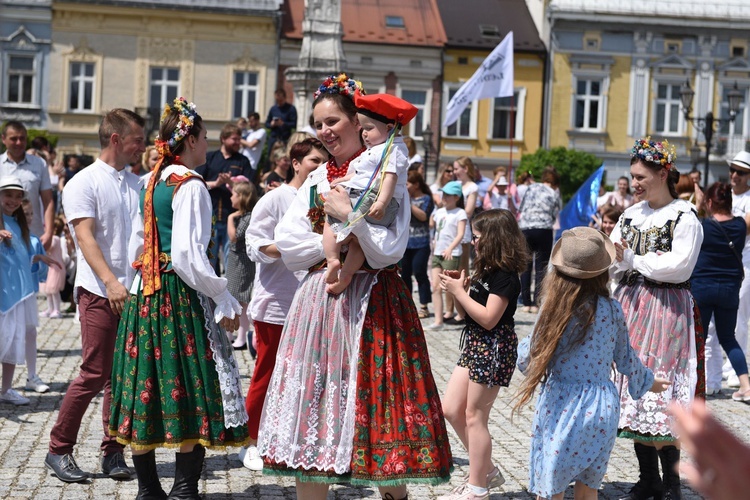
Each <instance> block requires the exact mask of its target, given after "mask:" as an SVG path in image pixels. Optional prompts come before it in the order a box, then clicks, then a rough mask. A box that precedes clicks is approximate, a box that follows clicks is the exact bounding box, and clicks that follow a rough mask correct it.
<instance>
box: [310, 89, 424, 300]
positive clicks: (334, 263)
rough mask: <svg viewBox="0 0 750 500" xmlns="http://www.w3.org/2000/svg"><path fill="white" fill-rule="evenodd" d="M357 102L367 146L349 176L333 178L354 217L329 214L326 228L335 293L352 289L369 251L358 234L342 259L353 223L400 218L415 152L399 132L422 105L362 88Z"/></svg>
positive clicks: (330, 277)
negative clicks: (411, 152)
mask: <svg viewBox="0 0 750 500" xmlns="http://www.w3.org/2000/svg"><path fill="white" fill-rule="evenodd" d="M354 104H355V105H356V106H357V111H358V113H357V118H358V120H359V124H360V125H361V127H362V140H363V141H364V143H365V146H367V151H365V152H364V153H363V154H361V155H360V156H359V157H357V158H356V159H355V160H353V161H352V162H351V164H350V165H349V170H348V171H347V173H346V175H345V176H344V177H342V178H340V179H338V180H336V181H334V183H332V185H341V186H344V187H345V188H346V189H347V191H348V192H349V197H350V199H351V200H352V207H353V210H352V212H351V213H350V214H349V220H348V221H344V222H342V221H338V220H336V219H334V218H332V217H329V218H328V220H327V221H326V224H325V226H324V228H323V250H324V252H325V255H326V261H327V266H328V268H327V271H326V276H325V280H326V283H328V286H327V287H326V290H327V291H328V293H333V294H339V293H341V292H342V291H344V289H346V287H347V286H348V285H349V283H350V282H351V280H352V277H353V276H354V273H355V272H356V271H357V270H358V269H359V268H360V267H361V266H362V264H363V263H364V261H365V254H364V253H363V252H362V249H361V248H360V246H359V244H358V243H357V240H356V238H354V237H352V238H350V239H349V241H348V244H349V251H348V252H347V255H346V261H345V262H344V264H343V266H342V264H341V261H340V260H339V255H340V252H341V245H342V243H343V242H344V240H345V239H346V238H347V236H348V235H349V233H350V232H351V227H352V226H353V225H354V224H357V223H359V222H361V220H362V219H364V220H366V221H367V222H369V223H370V224H376V225H379V226H386V227H387V226H390V225H391V224H392V223H393V222H394V221H395V220H396V215H397V214H398V211H399V204H398V202H397V201H396V199H394V194H396V192H397V190H399V193H402V192H403V190H406V172H407V169H408V166H409V161H408V158H409V152H408V150H407V148H406V145H405V144H404V140H403V138H402V137H401V135H400V134H399V132H400V130H401V128H402V127H403V126H404V125H406V124H407V123H409V121H410V120H411V119H412V118H414V117H415V116H416V115H417V111H418V110H417V108H416V107H414V106H413V105H412V104H410V103H409V102H407V101H404V100H403V99H399V98H398V97H395V96H392V95H389V94H372V95H360V94H356V95H355V96H354ZM373 174H374V175H373ZM395 198H398V197H395Z"/></svg>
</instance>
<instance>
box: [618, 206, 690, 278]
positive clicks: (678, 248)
mask: <svg viewBox="0 0 750 500" xmlns="http://www.w3.org/2000/svg"><path fill="white" fill-rule="evenodd" d="M680 213H682V217H680V220H679V222H678V223H677V225H676V226H675V228H674V236H673V239H672V250H671V251H669V252H661V251H657V252H648V253H646V254H645V255H636V254H635V253H634V252H633V250H632V249H630V248H628V249H627V250H625V252H624V254H623V259H622V261H621V262H617V261H615V263H614V264H613V265H612V268H611V269H610V274H611V275H614V277H616V278H618V279H619V278H620V276H621V275H622V274H623V273H624V272H625V271H629V270H631V269H632V270H635V271H638V272H639V273H641V274H642V275H643V276H644V277H646V278H648V279H650V280H654V281H660V282H663V283H682V282H685V281H687V280H689V279H690V275H691V274H692V273H693V268H694V267H695V264H696V262H697V261H698V255H699V254H700V249H701V243H703V226H701V223H700V221H699V220H698V217H697V216H696V215H695V212H694V211H693V205H692V204H690V203H689V202H687V201H685V200H679V199H678V200H674V201H672V202H671V203H670V204H668V205H666V206H664V207H662V208H659V209H656V210H654V209H653V208H651V207H650V206H649V204H648V202H645V201H642V202H640V203H637V204H635V205H633V206H631V207H630V208H628V209H627V210H625V213H624V214H623V215H622V217H620V220H619V221H618V222H617V224H616V225H615V228H614V230H613V231H612V234H611V235H610V239H611V240H612V241H613V242H615V243H621V238H622V227H621V224H622V221H623V220H625V219H632V220H631V223H630V225H631V226H632V227H634V228H638V229H639V230H640V231H641V232H643V231H646V230H648V229H650V228H652V227H663V226H664V225H665V224H667V222H668V221H674V220H677V217H679V216H680Z"/></svg>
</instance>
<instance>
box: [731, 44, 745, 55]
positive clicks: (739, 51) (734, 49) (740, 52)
mask: <svg viewBox="0 0 750 500" xmlns="http://www.w3.org/2000/svg"><path fill="white" fill-rule="evenodd" d="M732 57H745V47H740V46H738V45H735V46H734V47H732Z"/></svg>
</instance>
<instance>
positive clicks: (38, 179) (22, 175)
mask: <svg viewBox="0 0 750 500" xmlns="http://www.w3.org/2000/svg"><path fill="white" fill-rule="evenodd" d="M6 175H13V176H15V177H18V180H20V181H21V185H22V186H23V190H24V191H26V198H28V199H29V200H30V201H31V203H32V206H33V207H34V218H33V219H32V220H31V222H30V223H29V231H31V234H33V235H34V236H42V235H43V234H44V205H43V204H42V198H41V192H42V191H50V190H51V189H52V184H51V183H50V179H49V169H47V163H46V162H45V161H44V160H43V159H42V158H41V157H39V156H35V155H30V154H28V153H27V154H26V156H25V157H24V159H23V160H21V163H16V162H14V161H13V160H11V159H10V158H9V157H8V153H7V152H5V153H3V154H1V155H0V177H5V176H6ZM50 192H51V191H50Z"/></svg>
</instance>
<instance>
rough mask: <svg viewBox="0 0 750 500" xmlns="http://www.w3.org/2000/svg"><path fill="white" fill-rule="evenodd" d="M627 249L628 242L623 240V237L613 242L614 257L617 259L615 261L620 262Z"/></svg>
mask: <svg viewBox="0 0 750 500" xmlns="http://www.w3.org/2000/svg"><path fill="white" fill-rule="evenodd" d="M627 249H628V242H627V241H626V240H625V238H622V239H621V240H620V243H615V258H616V259H617V262H622V259H623V257H624V255H625V250H627Z"/></svg>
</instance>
